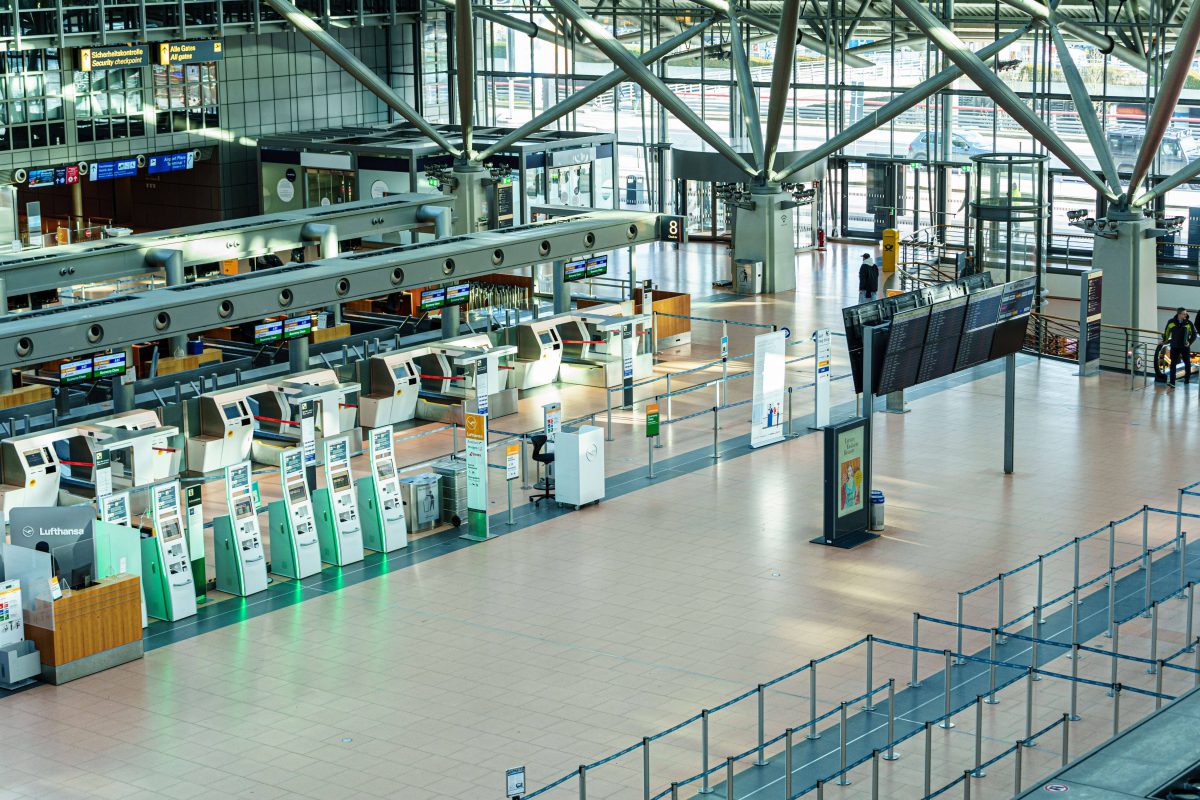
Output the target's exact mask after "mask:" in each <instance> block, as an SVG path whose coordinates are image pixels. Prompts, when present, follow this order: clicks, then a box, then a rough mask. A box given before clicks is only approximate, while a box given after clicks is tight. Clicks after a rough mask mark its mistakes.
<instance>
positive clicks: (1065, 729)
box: [1062, 714, 1078, 767]
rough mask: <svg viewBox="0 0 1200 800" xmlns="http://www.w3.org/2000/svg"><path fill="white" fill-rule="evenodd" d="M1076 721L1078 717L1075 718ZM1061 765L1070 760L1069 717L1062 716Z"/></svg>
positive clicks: (1066, 715) (1067, 715) (1068, 715)
mask: <svg viewBox="0 0 1200 800" xmlns="http://www.w3.org/2000/svg"><path fill="white" fill-rule="evenodd" d="M1076 719H1078V717H1076ZM1062 736H1063V738H1062V765H1063V766H1064V767H1065V766H1066V765H1067V762H1068V761H1070V760H1071V755H1070V754H1071V715H1070V714H1063V715H1062Z"/></svg>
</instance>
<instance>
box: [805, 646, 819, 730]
mask: <svg viewBox="0 0 1200 800" xmlns="http://www.w3.org/2000/svg"><path fill="white" fill-rule="evenodd" d="M804 738H806V739H809V740H814V739H820V738H821V734H819V733H817V662H816V661H815V660H814V661H809V662H808V735H807V736H805V737H804Z"/></svg>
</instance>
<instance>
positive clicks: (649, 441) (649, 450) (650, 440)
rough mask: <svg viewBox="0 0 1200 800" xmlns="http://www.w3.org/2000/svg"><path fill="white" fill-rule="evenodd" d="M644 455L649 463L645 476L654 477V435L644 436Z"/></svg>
mask: <svg viewBox="0 0 1200 800" xmlns="http://www.w3.org/2000/svg"><path fill="white" fill-rule="evenodd" d="M646 457H647V458H648V459H649V461H648V462H647V463H648V464H649V465H650V471H649V472H648V473H646V477H647V478H653V477H654V437H651V436H647V437H646Z"/></svg>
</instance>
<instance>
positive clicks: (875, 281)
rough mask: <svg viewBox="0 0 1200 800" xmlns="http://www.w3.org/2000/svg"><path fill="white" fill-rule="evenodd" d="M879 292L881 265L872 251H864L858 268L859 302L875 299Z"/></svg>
mask: <svg viewBox="0 0 1200 800" xmlns="http://www.w3.org/2000/svg"><path fill="white" fill-rule="evenodd" d="M878 293H879V265H877V264H876V263H875V257H874V256H872V255H871V254H870V253H863V257H862V264H861V265H860V266H859V268H858V302H860V303H865V302H866V301H868V300H874V299H875V295H877V294H878Z"/></svg>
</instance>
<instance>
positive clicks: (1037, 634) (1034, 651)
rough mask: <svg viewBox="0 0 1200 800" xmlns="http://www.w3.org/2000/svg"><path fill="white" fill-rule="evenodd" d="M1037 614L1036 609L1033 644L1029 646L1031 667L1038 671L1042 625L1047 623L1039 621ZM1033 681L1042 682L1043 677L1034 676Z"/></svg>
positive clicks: (1034, 611)
mask: <svg viewBox="0 0 1200 800" xmlns="http://www.w3.org/2000/svg"><path fill="white" fill-rule="evenodd" d="M1037 612H1038V610H1037V609H1036V608H1035V609H1034V610H1033V642H1032V643H1031V644H1030V646H1029V666H1030V667H1032V668H1034V669H1037V668H1038V665H1039V663H1040V662H1039V661H1038V648H1039V647H1040V646H1041V641H1040V640H1041V638H1042V623H1043V622H1044V621H1045V620H1040V619H1038V616H1037ZM1033 679H1034V680H1035V681H1040V680H1041V679H1042V676H1041V675H1034V676H1033Z"/></svg>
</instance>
